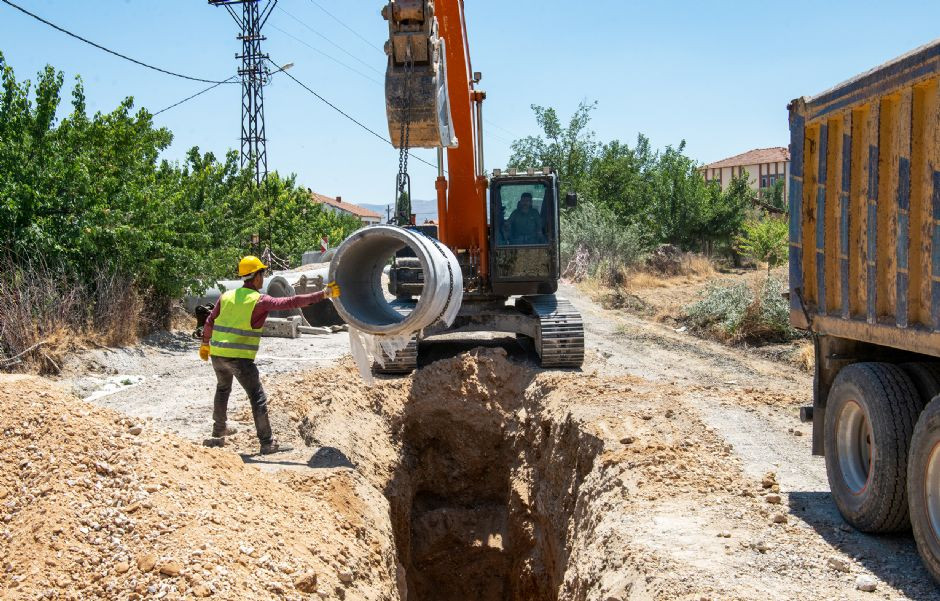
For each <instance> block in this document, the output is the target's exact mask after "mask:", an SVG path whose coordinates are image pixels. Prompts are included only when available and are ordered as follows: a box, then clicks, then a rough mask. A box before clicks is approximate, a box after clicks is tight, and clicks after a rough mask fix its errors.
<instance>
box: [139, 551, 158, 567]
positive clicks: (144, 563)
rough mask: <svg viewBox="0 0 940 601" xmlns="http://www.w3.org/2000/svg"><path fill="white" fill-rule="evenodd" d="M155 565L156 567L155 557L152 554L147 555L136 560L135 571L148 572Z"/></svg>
mask: <svg viewBox="0 0 940 601" xmlns="http://www.w3.org/2000/svg"><path fill="white" fill-rule="evenodd" d="M155 565H157V556H156V555H154V554H153V553H147V554H146V555H141V556H140V557H138V558H137V569H138V570H140V571H141V572H149V571H150V570H152V569H153V566H155Z"/></svg>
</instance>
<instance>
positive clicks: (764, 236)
mask: <svg viewBox="0 0 940 601" xmlns="http://www.w3.org/2000/svg"><path fill="white" fill-rule="evenodd" d="M743 230H744V233H743V235H741V236H739V237H738V239H737V248H738V250H739V251H740V252H741V254H743V255H744V256H746V257H750V258H751V259H754V260H755V261H761V262H763V263H767V275H768V276H769V275H770V270H771V269H773V268H774V267H776V266H777V265H780V264H782V263H783V262H784V261H786V259H787V251H788V248H787V238H788V236H789V226H788V224H787V222H786V221H785V220H783V219H778V218H776V217H770V216H767V217H764V218H763V219H759V220H756V221H750V222H747V223H744V224H743Z"/></svg>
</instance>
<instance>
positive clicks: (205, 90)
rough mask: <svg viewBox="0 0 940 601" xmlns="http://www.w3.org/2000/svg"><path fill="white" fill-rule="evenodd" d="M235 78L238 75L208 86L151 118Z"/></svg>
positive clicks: (161, 110)
mask: <svg viewBox="0 0 940 601" xmlns="http://www.w3.org/2000/svg"><path fill="white" fill-rule="evenodd" d="M236 77H238V75H233V76H231V77H229V78H228V79H226V80H225V81H220V82H219V83H216V84H212V85H211V86H209V87H208V88H206V89H204V90H200V91H199V92H196V93H195V94H193V95H192V96H188V97H186V98H183V99H182V100H180V101H179V102H176V103H174V104H171V105H170V106H168V107H166V108H163V109H160V110H159V111H157V112H156V113H154V114H153V116H154V117H156V116H157V115H159V114H160V113H164V112H166V111H168V110H170V109H172V108H176V107H178V106H179V105H181V104H183V103H184V102H189V101H190V100H192V99H193V98H195V97H196V96H201V95H203V94H205V93H206V92H208V91H209V90H214V89H216V88H217V87H219V86H220V85H222V84H223V83H228V82H230V81H232V80H233V79H235V78H236Z"/></svg>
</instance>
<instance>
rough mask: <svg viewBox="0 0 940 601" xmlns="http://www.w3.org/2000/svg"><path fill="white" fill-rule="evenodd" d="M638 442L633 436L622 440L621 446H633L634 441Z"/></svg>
mask: <svg viewBox="0 0 940 601" xmlns="http://www.w3.org/2000/svg"><path fill="white" fill-rule="evenodd" d="M634 440H636V439H635V438H633V437H632V436H624V437H623V438H621V439H620V444H633V441H634Z"/></svg>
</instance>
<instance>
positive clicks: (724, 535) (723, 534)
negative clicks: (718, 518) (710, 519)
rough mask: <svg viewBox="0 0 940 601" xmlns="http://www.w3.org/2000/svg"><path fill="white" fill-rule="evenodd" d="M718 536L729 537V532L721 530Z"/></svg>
mask: <svg viewBox="0 0 940 601" xmlns="http://www.w3.org/2000/svg"><path fill="white" fill-rule="evenodd" d="M718 536H719V537H721V538H731V532H729V531H728V530H722V531H721V532H719V533H718Z"/></svg>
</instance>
